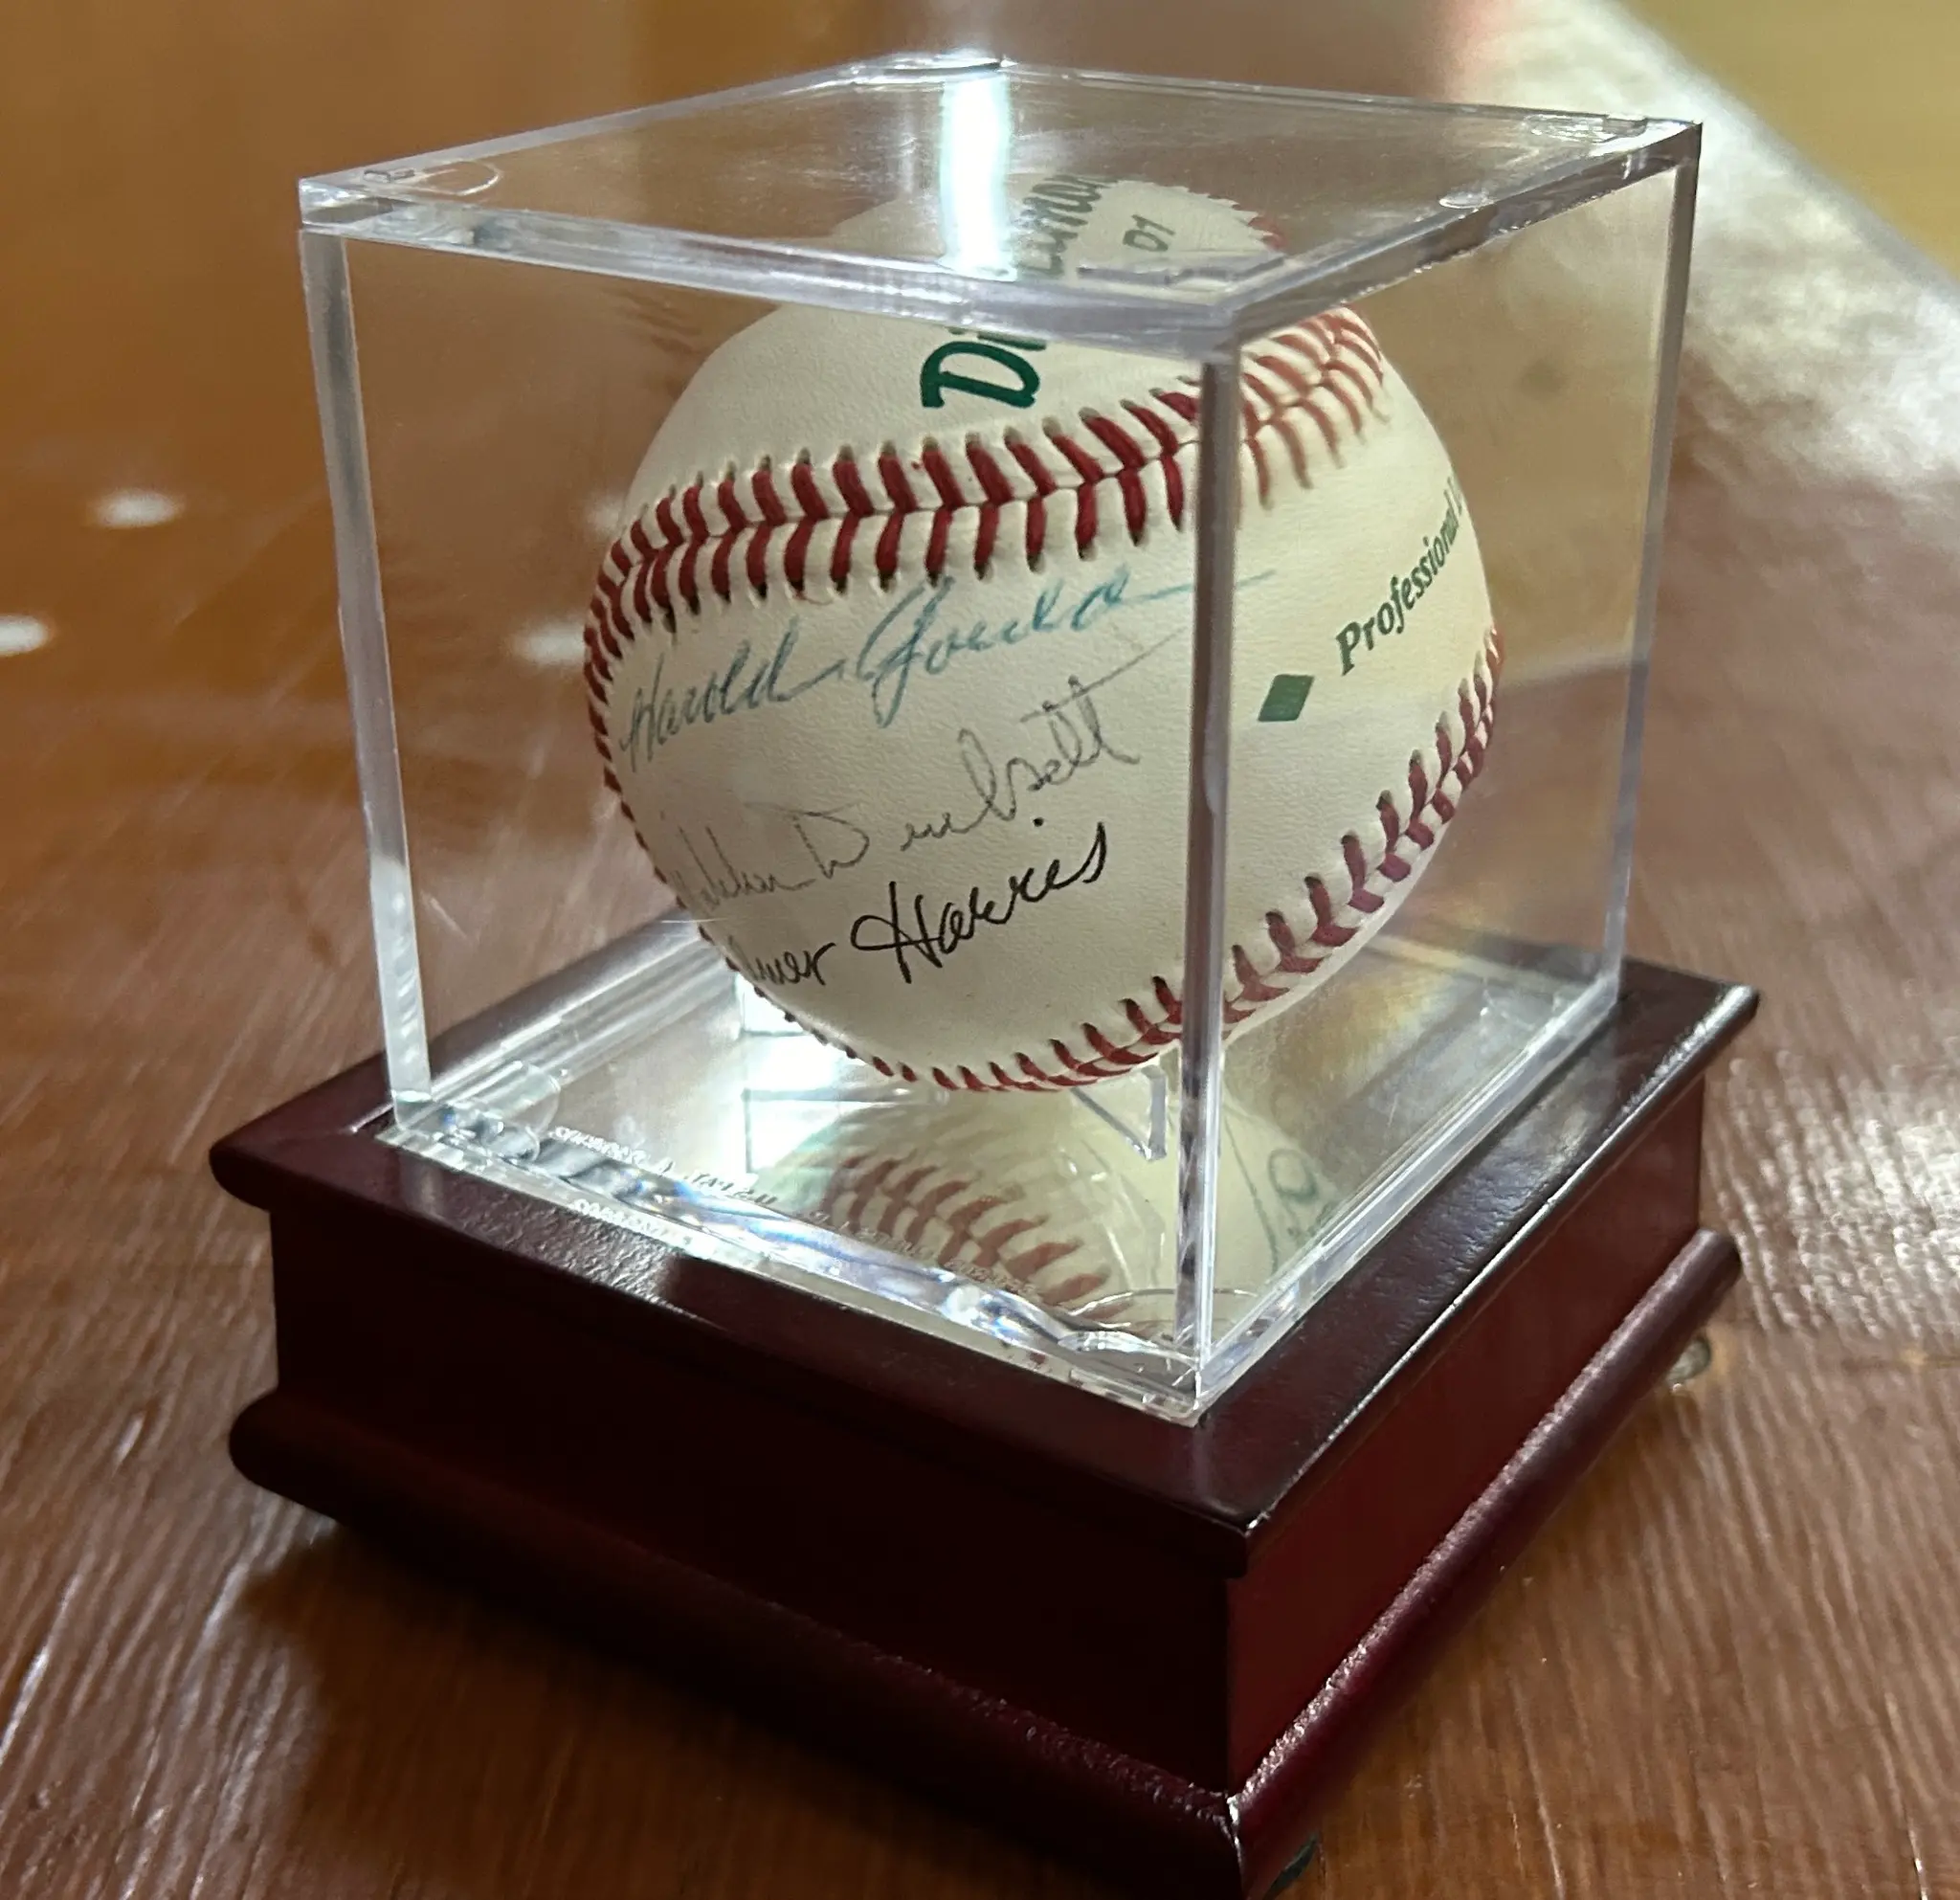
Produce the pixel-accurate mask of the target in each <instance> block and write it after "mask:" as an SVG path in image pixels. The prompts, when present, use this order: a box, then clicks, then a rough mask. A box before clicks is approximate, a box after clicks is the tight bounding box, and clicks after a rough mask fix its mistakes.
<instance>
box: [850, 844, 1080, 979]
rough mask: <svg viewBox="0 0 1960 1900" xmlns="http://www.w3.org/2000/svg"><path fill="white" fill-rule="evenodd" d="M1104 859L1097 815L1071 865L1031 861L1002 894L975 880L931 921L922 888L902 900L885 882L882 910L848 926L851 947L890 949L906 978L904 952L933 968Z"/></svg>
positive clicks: (869, 912) (907, 957) (908, 962)
mask: <svg viewBox="0 0 1960 1900" xmlns="http://www.w3.org/2000/svg"><path fill="white" fill-rule="evenodd" d="M1108 862H1109V834H1108V831H1107V829H1106V827H1105V826H1104V825H1103V823H1102V822H1101V821H1100V820H1099V821H1098V823H1097V826H1096V836H1095V837H1094V838H1092V839H1091V840H1090V843H1089V848H1088V850H1087V852H1086V853H1085V854H1084V855H1083V858H1082V861H1081V862H1080V864H1078V865H1077V866H1076V867H1075V869H1074V870H1072V871H1064V870H1063V869H1062V868H1061V860H1060V859H1058V858H1053V859H1050V860H1049V861H1048V864H1047V867H1046V868H1045V869H1044V868H1043V867H1042V866H1040V865H1038V864H1030V865H1029V866H1028V868H1027V869H1026V870H1025V871H1015V872H1014V873H1013V875H1012V876H1010V877H1009V879H1008V881H1007V890H1006V893H1005V895H1002V896H992V897H985V898H983V897H982V896H981V895H980V886H979V885H978V884H975V885H974V886H973V887H972V889H971V890H969V892H968V893H967V895H966V896H965V897H964V898H963V899H961V900H960V901H959V902H958V903H956V904H943V905H940V906H939V915H938V918H937V920H936V921H935V922H932V923H928V922H927V921H926V914H925V913H926V908H927V905H926V900H925V898H924V894H923V893H917V894H915V895H914V896H913V897H912V898H911V899H910V901H909V903H907V901H906V900H905V899H902V898H901V897H900V895H899V887H898V885H897V884H896V883H887V884H886V885H885V905H886V907H885V908H884V909H883V910H881V911H880V910H867V911H866V912H865V913H864V914H863V915H862V916H861V917H859V918H858V919H857V922H856V923H854V924H853V925H852V926H851V948H852V949H853V950H867V951H871V952H873V953H879V952H886V953H889V954H890V956H891V957H892V959H893V961H894V962H896V963H897V965H898V967H899V974H900V975H901V976H902V978H903V979H904V980H905V981H906V982H907V983H909V982H911V980H912V957H911V955H908V954H907V952H911V953H912V954H914V955H918V956H920V957H923V958H924V960H925V961H926V962H927V963H929V964H930V965H931V966H932V967H933V968H934V969H935V970H938V969H940V968H941V967H942V966H943V965H944V963H945V961H946V959H947V957H949V956H951V955H952V954H953V953H954V951H956V950H958V949H959V948H960V946H961V945H962V944H967V943H970V942H971V941H972V940H973V939H974V938H975V937H976V936H978V935H979V933H980V928H981V926H982V925H986V926H989V927H991V928H994V929H999V928H1003V927H1005V926H1006V925H1009V924H1012V923H1013V920H1014V916H1015V914H1016V913H1017V912H1018V911H1019V909H1020V907H1021V905H1024V904H1040V903H1041V902H1043V901H1044V900H1045V899H1047V898H1051V897H1053V896H1054V895H1055V893H1056V892H1057V891H1062V890H1070V889H1073V888H1074V887H1075V886H1076V885H1077V884H1093V883H1096V881H1097V880H1098V879H1099V878H1101V877H1102V875H1103V869H1104V867H1105V866H1106V865H1107V864H1108ZM908 919H909V921H910V923H911V924H912V926H913V928H912V929H910V930H909V931H908V930H907V929H906V928H905V925H906V923H907V921H908Z"/></svg>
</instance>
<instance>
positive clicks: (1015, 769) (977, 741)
mask: <svg viewBox="0 0 1960 1900" xmlns="http://www.w3.org/2000/svg"><path fill="white" fill-rule="evenodd" d="M1119 670H1121V671H1125V672H1126V671H1127V670H1128V668H1127V666H1125V667H1124V668H1121V669H1119ZM1115 677H1116V676H1115V674H1113V673H1112V674H1105V675H1104V676H1103V679H1101V680H1093V681H1089V682H1084V681H1083V680H1082V679H1081V678H1080V675H1078V674H1074V673H1071V674H1070V675H1069V676H1068V691H1067V692H1066V693H1064V694H1063V695H1062V696H1061V698H1060V699H1058V700H1043V701H1042V702H1041V704H1040V705H1039V706H1037V707H1036V710H1035V711H1033V712H1029V713H1023V714H1022V715H1021V723H1022V724H1023V725H1024V726H1025V725H1034V726H1041V727H1042V728H1043V731H1042V738H1043V739H1045V740H1046V744H1045V745H1044V744H1041V743H1039V742H1037V743H1036V745H1035V747H1034V748H1032V753H1033V755H1032V756H1031V755H1030V753H1024V752H1011V753H1010V754H1009V755H1008V756H1007V757H1006V758H1004V759H999V760H996V759H995V758H994V756H993V754H992V753H991V751H990V750H989V749H988V748H987V743H986V741H985V740H983V739H982V738H981V737H980V735H979V734H978V733H977V732H975V731H974V730H973V728H972V727H971V726H961V727H960V733H959V738H958V740H957V741H956V743H955V747H954V749H955V751H956V752H957V754H958V757H959V761H960V765H961V768H962V769H963V770H964V771H965V772H966V774H967V784H968V786H969V788H970V789H971V791H972V794H973V799H974V803H973V805H972V807H971V809H970V811H969V810H966V809H963V810H962V812H961V814H960V815H959V816H954V814H953V812H952V811H951V810H950V809H947V810H945V811H942V812H940V813H939V814H937V815H936V816H933V817H930V818H927V819H926V820H924V823H921V822H919V821H918V820H917V819H911V820H908V821H907V822H906V825H905V836H904V837H903V838H902V839H901V840H900V843H899V849H900V850H901V851H909V850H910V849H911V848H912V847H913V845H915V844H923V843H926V842H929V841H931V840H934V839H937V838H964V837H966V835H967V834H968V833H969V832H973V831H978V830H979V829H980V827H981V826H982V825H984V824H985V823H986V822H987V821H988V820H989V819H990V818H997V819H999V820H1001V821H1002V822H1003V823H1012V822H1013V820H1014V819H1015V818H1016V817H1018V816H1020V810H1021V801H1022V800H1023V799H1025V798H1027V797H1029V796H1031V795H1032V794H1036V793H1039V792H1047V791H1050V790H1052V789H1053V788H1054V787H1056V786H1058V785H1066V784H1067V783H1068V782H1069V780H1070V779H1072V778H1073V777H1075V775H1076V774H1077V773H1078V772H1080V771H1087V770H1088V769H1089V768H1090V767H1091V766H1093V765H1097V764H1099V763H1101V762H1102V761H1103V760H1104V759H1108V760H1110V761H1112V762H1113V763H1114V764H1117V765H1125V766H1133V765H1136V764H1138V763H1140V760H1139V758H1138V755H1137V754H1136V753H1135V752H1126V751H1125V750H1124V749H1123V748H1122V747H1121V746H1119V745H1117V744H1116V742H1115V741H1114V740H1113V739H1111V738H1110V736H1109V734H1108V733H1107V732H1106V731H1105V730H1104V729H1103V713H1102V709H1101V708H1100V707H1099V706H1098V705H1097V704H1096V701H1095V689H1096V688H1097V687H1098V686H1101V685H1105V684H1107V683H1108V682H1109V681H1110V680H1111V679H1114V678H1115ZM1035 822H1036V824H1039V823H1040V822H1041V820H1040V819H1039V818H1036V820H1035Z"/></svg>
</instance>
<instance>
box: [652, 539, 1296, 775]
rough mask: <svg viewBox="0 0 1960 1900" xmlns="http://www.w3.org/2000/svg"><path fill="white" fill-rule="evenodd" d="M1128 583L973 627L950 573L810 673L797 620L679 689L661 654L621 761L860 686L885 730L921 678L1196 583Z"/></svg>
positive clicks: (897, 604)
mask: <svg viewBox="0 0 1960 1900" xmlns="http://www.w3.org/2000/svg"><path fill="white" fill-rule="evenodd" d="M1271 577H1272V576H1271V571H1270V570H1268V571H1267V572H1265V573H1258V574H1250V575H1247V576H1246V577H1245V578H1243V579H1242V580H1240V581H1239V582H1238V585H1237V591H1238V592H1244V591H1245V590H1246V589H1248V588H1251V587H1256V586H1258V584H1259V583H1260V582H1262V581H1265V580H1268V579H1270V578H1271ZM1129 584H1130V570H1129V569H1128V567H1127V566H1122V567H1118V568H1115V569H1113V570H1111V571H1110V572H1109V573H1107V574H1105V575H1104V576H1103V578H1101V579H1100V580H1096V581H1093V582H1091V583H1090V584H1089V585H1088V586H1086V587H1081V588H1077V589H1073V590H1072V589H1071V588H1070V586H1069V584H1068V583H1067V582H1066V581H1052V582H1050V583H1049V584H1048V585H1047V586H1046V587H1044V588H1043V589H1042V590H1041V591H1040V592H1039V593H1037V594H1036V596H1035V599H1034V602H1033V604H1032V605H1031V606H1030V607H1029V609H1028V611H1027V612H1026V613H1025V614H1016V615H1010V616H1009V617H1008V618H1006V619H1002V620H992V619H988V618H986V617H984V616H983V617H981V618H978V619H974V620H972V621H970V622H969V621H965V620H963V619H962V618H960V617H959V608H958V603H957V602H954V601H953V600H952V596H953V594H954V592H955V590H956V589H957V587H958V585H959V583H958V582H957V581H955V579H954V578H953V577H952V576H951V575H943V576H941V577H940V578H939V579H938V580H934V581H921V582H919V583H918V584H917V585H916V586H914V587H912V588H910V589H908V590H907V591H906V592H904V593H902V594H901V595H900V596H899V598H898V599H897V600H896V601H894V602H893V604H892V605H891V606H890V607H889V608H887V609H886V611H885V612H884V613H883V614H882V615H880V616H879V618H878V621H877V623H876V624H875V625H874V626H873V627H872V629H871V631H870V632H869V633H868V634H866V635H865V636H864V638H863V640H862V641H861V642H860V643H859V645H858V648H857V653H856V654H855V655H851V656H843V657H839V658H838V659H833V660H831V661H830V662H829V664H827V665H823V666H818V667H816V668H815V669H814V670H805V669H806V667H807V666H808V664H809V662H808V661H807V660H799V659H798V652H797V649H798V647H799V644H800V643H801V642H802V639H803V620H802V616H801V615H799V616H798V617H797V618H795V619H793V620H791V622H790V624H789V626H788V627H787V628H785V629H784V631H783V635H782V637H781V638H780V639H778V640H777V641H776V643H775V645H774V646H773V647H771V648H767V649H764V650H762V651H758V650H757V649H756V647H755V646H754V645H753V643H752V642H750V641H748V640H743V641H742V642H741V643H740V644H739V645H737V647H736V648H735V650H734V652H733V653H732V654H731V655H730V656H729V658H728V659H727V661H726V662H725V664H718V665H717V667H716V668H715V669H714V670H712V671H710V672H709V673H708V674H707V675H706V676H705V677H704V678H697V679H696V680H694V681H692V682H688V683H685V684H680V685H675V684H670V683H669V682H668V679H667V662H668V660H669V659H671V658H672V655H671V654H662V655H661V657H660V659H659V660H658V661H657V664H656V665H655V667H654V677H653V680H652V681H651V682H650V683H649V684H647V685H645V686H642V687H638V688H635V692H634V696H633V704H632V706H631V708H630V714H629V719H628V723H627V731H626V745H625V751H626V757H627V762H628V764H629V765H635V766H637V765H643V764H645V763H647V762H649V761H650V760H651V759H652V758H653V755H654V753H655V752H656V751H657V749H659V748H660V747H662V746H665V745H669V744H671V743H672V742H673V741H674V740H675V739H677V738H679V736H680V734H681V733H682V732H684V731H687V730H688V729H689V728H691V727H694V726H711V725H713V724H714V723H715V722H716V721H717V720H723V719H734V718H737V717H739V716H740V715H742V714H743V713H751V712H760V711H762V710H763V709H765V708H766V707H768V706H780V705H790V704H793V703H794V702H795V701H797V700H799V699H801V698H802V697H803V696H804V694H806V693H810V692H814V691H815V690H816V689H817V688H819V687H825V686H834V685H836V684H839V683H843V684H848V685H857V686H862V687H863V688H864V689H865V690H866V692H867V694H868V696H869V699H870V703H871V714H872V718H873V719H874V720H875V721H876V722H877V724H878V725H879V726H880V727H882V728H887V729H888V728H889V727H890V726H893V725H894V724H895V723H896V722H897V720H898V718H899V716H900V714H901V713H902V712H903V711H904V709H905V707H906V705H907V704H909V703H910V702H911V700H912V698H913V697H914V692H915V682H917V681H920V680H936V679H939V678H941V677H942V676H944V675H945V674H946V673H947V671H949V670H950V669H951V668H952V667H953V666H954V665H955V664H957V663H959V662H962V661H966V660H970V659H976V658H978V657H980V656H982V655H984V654H989V653H997V652H999V651H1001V650H1002V649H1004V648H1007V647H1014V646H1019V645H1021V644H1022V643H1023V642H1024V641H1027V640H1031V639H1046V638H1049V637H1055V636H1063V637H1065V636H1067V635H1070V634H1086V633H1088V632H1090V631H1091V630H1092V629H1093V628H1095V627H1097V626H1098V625H1100V624H1101V623H1102V622H1103V621H1104V620H1107V619H1109V618H1110V617H1111V616H1112V615H1117V614H1120V613H1122V612H1123V611H1124V610H1125V608H1128V607H1140V606H1147V605H1148V604H1150V603H1151V602H1154V601H1160V600H1169V599H1173V598H1176V597H1178V596H1180V595H1188V594H1190V593H1192V592H1193V591H1194V586H1195V583H1194V582H1192V581H1182V582H1179V583H1177V584H1175V585H1173V586H1170V587H1163V588H1157V589H1154V590H1153V591H1152V592H1148V593H1140V594H1135V595H1132V594H1131V593H1130V592H1129V591H1128V590H1129ZM948 603H951V604H950V605H949V604H948Z"/></svg>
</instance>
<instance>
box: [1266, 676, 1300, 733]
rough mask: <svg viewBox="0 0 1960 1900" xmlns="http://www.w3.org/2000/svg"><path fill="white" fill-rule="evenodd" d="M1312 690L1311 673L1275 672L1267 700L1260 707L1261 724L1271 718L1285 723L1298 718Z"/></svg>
mask: <svg viewBox="0 0 1960 1900" xmlns="http://www.w3.org/2000/svg"><path fill="white" fill-rule="evenodd" d="M1312 691H1313V675H1312V674H1311V673H1275V674H1274V675H1273V683H1272V684H1271V685H1270V686H1268V687H1267V688H1266V702H1265V704H1263V705H1262V706H1260V707H1259V724H1260V725H1262V726H1263V725H1265V724H1266V723H1267V721H1269V720H1271V721H1276V722H1278V723H1280V724H1281V725H1283V724H1284V723H1285V722H1287V721H1288V720H1294V719H1298V718H1299V717H1300V714H1301V710H1302V708H1303V707H1304V705H1305V704H1306V696H1307V694H1309V693H1310V692H1312Z"/></svg>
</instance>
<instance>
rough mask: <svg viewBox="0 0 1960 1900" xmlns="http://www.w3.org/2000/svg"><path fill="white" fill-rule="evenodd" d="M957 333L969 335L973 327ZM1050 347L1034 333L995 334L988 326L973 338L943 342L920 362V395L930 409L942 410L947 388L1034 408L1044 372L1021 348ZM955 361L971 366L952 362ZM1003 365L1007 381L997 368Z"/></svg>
mask: <svg viewBox="0 0 1960 1900" xmlns="http://www.w3.org/2000/svg"><path fill="white" fill-rule="evenodd" d="M953 335H954V336H956V337H969V336H972V332H971V331H969V330H955V331H954V332H953ZM1047 347H1048V346H1047V345H1046V344H1045V343H1036V341H1035V339H1034V338H1032V337H1001V336H991V335H989V334H988V333H986V332H985V331H983V332H982V333H981V334H980V335H979V336H977V337H973V340H972V341H971V342H969V343H943V344H941V345H940V346H939V347H938V348H937V349H935V350H934V351H933V352H932V354H931V355H930V356H928V357H927V358H926V359H925V361H924V363H922V364H921V365H920V366H919V400H920V401H921V402H922V403H924V405H925V407H926V408H927V409H944V408H945V407H946V392H947V391H948V390H959V391H962V392H963V393H965V394H967V395H969V396H985V397H987V398H988V399H989V400H990V401H991V402H1004V403H1006V404H1007V406H1008V407H1009V408H1010V409H1029V408H1032V407H1033V406H1034V401H1035V395H1036V391H1038V390H1039V389H1040V387H1041V372H1040V370H1038V369H1036V368H1035V366H1034V365H1033V364H1032V363H1030V362H1028V361H1027V360H1026V358H1025V357H1024V356H1023V355H1022V354H1021V352H1022V351H1023V350H1030V351H1032V350H1037V349H1046V348H1047ZM956 363H958V364H965V365H967V366H968V367H967V368H966V369H954V368H953V367H951V366H953V365H954V364H956ZM990 366H991V367H990ZM1002 370H1005V371H1006V377H1005V380H1003V378H1002V376H1001V375H1000V373H999V372H1000V371H1002ZM976 372H979V373H976Z"/></svg>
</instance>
